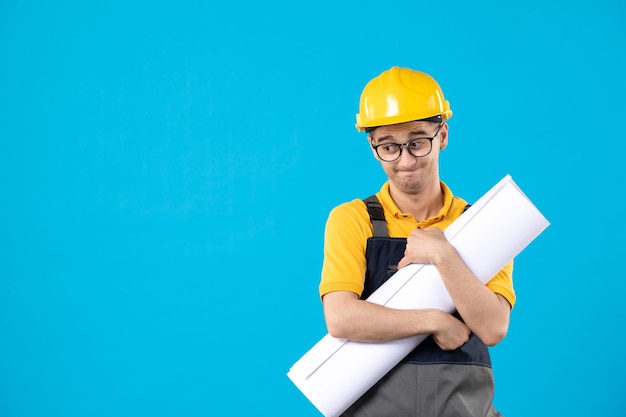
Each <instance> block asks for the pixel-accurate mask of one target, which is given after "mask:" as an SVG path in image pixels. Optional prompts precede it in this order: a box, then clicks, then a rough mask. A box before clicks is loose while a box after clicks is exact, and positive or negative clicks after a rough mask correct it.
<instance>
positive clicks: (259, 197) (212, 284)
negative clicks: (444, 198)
mask: <svg viewBox="0 0 626 417" xmlns="http://www.w3.org/2000/svg"><path fill="white" fill-rule="evenodd" d="M625 17H626V14H625V13H624V6H623V4H622V3H621V2H619V1H618V0H613V1H610V0H597V1H594V2H587V1H585V2H580V1H567V2H566V1H562V2H545V1H537V0H530V1H525V2H521V1H518V2H499V1H498V2H497V1H486V2H480V1H479V2H464V1H455V0H452V1H448V2H441V3H437V2H417V1H398V2H387V3H381V2H371V1H348V2H336V1H334V2H331V1H325V0H321V1H317V2H305V3H299V2H295V3H294V2H287V1H284V2H280V1H269V2H237V1H234V2H228V3H227V2H200V1H198V2H191V1H176V2H166V1H156V2H133V1H131V2H122V1H108V2H97V1H94V2H79V1H58V2H44V1H7V0H3V1H2V2H1V3H0V179H1V180H0V187H1V188H0V191H1V196H2V201H1V204H0V246H1V251H0V416H2V417H30V416H46V417H57V416H59V417H61V416H63V417H75V416H76V417H79V416H80V417H84V416H90V417H97V416H151V417H155V416H221V415H255V416H303V417H306V416H311V417H313V416H318V415H319V413H318V412H317V410H316V409H315V408H314V407H313V406H312V405H311V404H310V403H309V402H308V400H307V399H306V398H305V397H304V396H303V395H302V394H301V393H300V391H298V390H297V388H295V386H294V385H293V384H292V383H291V381H290V380H289V379H288V378H287V376H286V373H287V371H288V370H289V368H290V366H291V365H292V364H293V363H294V362H295V361H296V360H297V359H299V358H300V357H301V356H302V354H304V353H305V352H306V351H307V350H308V349H309V348H310V347H311V346H312V345H313V344H314V343H315V342H317V341H318V340H319V338H321V337H322V336H323V335H324V334H325V333H326V330H325V327H324V323H323V318H322V311H321V305H320V303H319V300H318V295H317V285H318V281H319V271H320V267H321V261H322V237H323V236H322V233H323V226H324V223H325V220H326V216H327V214H328V211H329V210H330V209H331V208H332V207H333V206H335V205H336V204H339V203H341V202H343V201H347V200H351V199H353V198H360V197H366V196H367V195H369V194H371V193H372V192H374V191H377V190H378V189H379V187H380V185H381V183H382V182H383V181H384V179H385V177H384V175H383V173H382V170H381V169H380V168H379V167H378V164H377V163H376V162H375V161H374V160H373V158H372V157H371V153H370V151H369V149H368V147H367V145H366V142H365V139H364V137H363V136H362V135H360V134H358V132H356V130H355V129H354V115H355V113H356V112H357V110H358V99H359V95H360V93H361V90H362V88H363V87H364V85H365V84H366V83H367V81H369V80H370V79H371V78H373V77H374V76H376V75H378V74H379V73H380V72H382V71H384V70H386V69H388V68H389V67H391V66H392V65H400V66H406V67H412V68H415V69H421V70H423V71H426V72H428V73H430V74H432V75H433V76H434V77H435V78H436V79H437V80H438V81H439V83H440V84H441V85H442V87H443V90H444V93H445V94H446V98H448V99H449V100H450V102H451V105H452V109H453V111H454V117H453V118H452V120H451V122H450V146H449V147H448V148H447V150H446V151H445V152H444V153H443V154H442V172H441V175H442V179H444V181H446V182H447V183H448V184H449V185H450V186H451V188H452V190H453V191H454V192H455V193H456V194H458V195H460V196H463V197H464V198H466V199H467V200H469V201H475V200H476V199H477V198H478V197H480V196H481V195H482V194H483V193H484V192H485V191H486V190H488V189H489V188H490V187H491V186H492V185H493V184H495V183H496V182H497V181H498V180H500V179H501V178H502V177H503V176H504V175H505V174H507V173H508V174H511V175H512V176H513V179H514V180H515V181H516V182H517V183H518V184H519V185H520V187H521V188H522V189H523V190H524V191H525V192H526V194H527V195H528V196H529V197H530V198H531V199H532V200H533V202H534V203H535V205H536V206H537V207H538V208H539V209H540V210H541V211H542V212H543V213H544V215H545V216H546V217H547V218H548V219H549V220H550V221H551V223H552V224H551V226H550V227H549V228H548V229H547V230H546V231H545V232H544V233H543V234H542V235H540V236H539V238H538V239H537V240H535V241H534V242H533V243H532V244H531V245H530V246H529V247H528V248H527V249H526V250H525V251H524V252H522V254H520V255H519V257H518V258H517V260H516V272H515V283H516V290H517V295H518V304H517V305H516V307H515V309H514V311H513V314H512V322H511V328H510V332H509V335H508V337H507V338H506V339H505V341H503V342H502V343H501V344H500V345H498V346H496V347H495V348H493V349H492V357H493V361H494V368H495V374H496V381H497V383H496V400H495V401H496V406H497V407H498V408H499V409H500V410H501V411H502V412H503V414H504V415H506V416H507V417H516V416H548V415H562V416H570V417H572V416H590V415H602V416H623V415H625V414H626V406H625V405H624V403H623V400H622V398H621V396H622V393H623V375H624V372H625V371H626V366H625V365H624V361H623V355H624V344H625V338H624V331H623V328H624V324H623V317H624V313H623V310H622V308H621V306H620V304H621V301H622V299H623V297H622V294H623V289H624V285H623V282H624V280H623V271H622V268H621V260H622V259H623V247H624V245H623V243H622V242H621V241H620V240H619V238H620V237H621V236H623V235H624V233H625V232H626V230H625V227H624V224H625V222H624V214H626V213H625V209H624V202H623V199H622V193H623V189H624V180H625V174H624V165H623V154H622V153H621V149H622V146H621V142H623V141H624V133H623V128H622V126H621V122H622V120H623V117H624V116H623V115H624V113H625V111H626V101H625V100H624V96H625V95H626V82H624V74H625V73H626V61H625V56H626V53H625V52H626V51H625V48H624V40H625V39H626V37H625V35H626V31H625V29H624V18H625ZM616 237H617V240H614V239H616Z"/></svg>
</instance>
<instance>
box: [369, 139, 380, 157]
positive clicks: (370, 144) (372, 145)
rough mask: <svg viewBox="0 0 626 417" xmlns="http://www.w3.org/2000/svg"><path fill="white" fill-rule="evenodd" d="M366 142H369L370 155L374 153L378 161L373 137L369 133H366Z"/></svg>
mask: <svg viewBox="0 0 626 417" xmlns="http://www.w3.org/2000/svg"><path fill="white" fill-rule="evenodd" d="M367 142H368V143H369V146H370V150H371V151H372V155H374V159H376V160H377V161H379V162H380V158H379V157H378V154H377V153H376V150H375V149H374V138H373V137H372V136H371V135H367Z"/></svg>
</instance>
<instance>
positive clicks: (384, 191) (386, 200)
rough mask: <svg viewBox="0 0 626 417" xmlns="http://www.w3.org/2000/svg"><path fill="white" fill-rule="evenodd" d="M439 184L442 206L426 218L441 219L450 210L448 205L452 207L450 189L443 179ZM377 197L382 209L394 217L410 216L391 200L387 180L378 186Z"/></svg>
mask: <svg viewBox="0 0 626 417" xmlns="http://www.w3.org/2000/svg"><path fill="white" fill-rule="evenodd" d="M439 184H441V190H442V191H443V207H441V210H439V213H438V214H437V215H436V216H434V217H431V218H429V219H427V220H430V219H433V220H436V221H440V220H442V219H443V218H445V217H446V214H448V212H449V211H450V207H452V200H453V198H454V196H453V195H452V191H451V190H450V188H448V186H447V185H446V184H445V183H444V182H443V181H439ZM379 197H380V200H381V201H380V203H381V204H382V205H383V209H384V210H385V211H386V212H388V213H393V215H394V216H395V217H396V218H402V217H407V216H410V214H408V213H403V212H402V211H400V209H399V208H398V206H397V205H396V202H395V201H393V198H391V193H390V191H389V181H386V182H385V183H384V184H383V186H382V187H381V188H380V193H379Z"/></svg>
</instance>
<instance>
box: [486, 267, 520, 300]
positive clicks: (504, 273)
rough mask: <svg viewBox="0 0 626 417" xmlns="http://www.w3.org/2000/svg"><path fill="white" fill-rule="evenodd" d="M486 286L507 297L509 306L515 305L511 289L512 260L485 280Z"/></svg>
mask: <svg viewBox="0 0 626 417" xmlns="http://www.w3.org/2000/svg"><path fill="white" fill-rule="evenodd" d="M487 287H488V288H489V289H490V290H491V291H493V292H495V293H496V294H500V295H502V296H503V297H504V298H506V299H507V301H508V302H509V304H511V308H513V306H514V305H515V300H516V297H515V290H514V289H513V261H510V262H509V263H508V264H506V266H505V267H504V268H502V269H501V270H500V272H498V273H497V274H496V275H495V276H494V277H493V278H491V279H490V280H489V282H487Z"/></svg>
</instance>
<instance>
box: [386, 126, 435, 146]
mask: <svg viewBox="0 0 626 417" xmlns="http://www.w3.org/2000/svg"><path fill="white" fill-rule="evenodd" d="M428 135H429V133H428V132H426V131H425V130H422V129H419V130H412V131H410V132H409V133H408V136H409V137H411V136H422V137H426V136H428ZM428 137H430V136H428ZM392 139H393V135H385V136H381V137H379V138H378V139H376V143H381V142H383V141H385V140H392Z"/></svg>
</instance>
